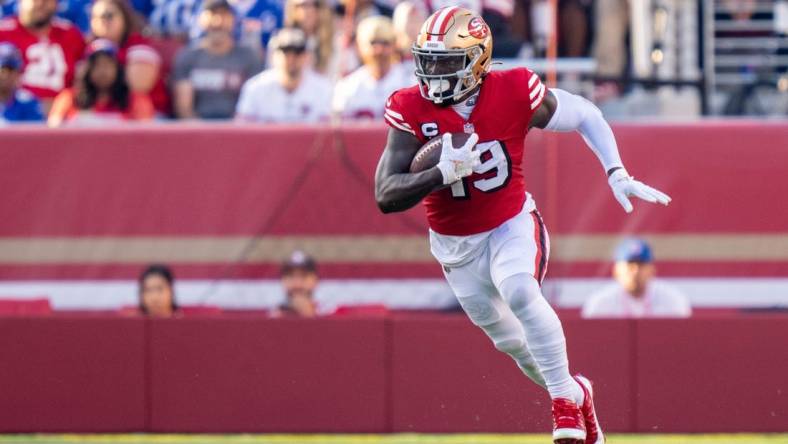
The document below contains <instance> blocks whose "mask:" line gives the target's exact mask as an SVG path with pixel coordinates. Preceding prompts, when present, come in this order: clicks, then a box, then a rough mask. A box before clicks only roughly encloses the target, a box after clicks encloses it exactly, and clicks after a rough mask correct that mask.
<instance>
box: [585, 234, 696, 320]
mask: <svg viewBox="0 0 788 444" xmlns="http://www.w3.org/2000/svg"><path fill="white" fill-rule="evenodd" d="M614 260H615V263H614V264H613V278H614V279H615V281H616V283H615V284H611V285H609V286H607V287H605V288H603V289H601V290H599V291H597V292H596V293H594V294H592V295H591V296H590V297H589V298H588V299H587V300H586V302H585V304H584V305H583V317H586V318H594V317H596V318H642V317H679V318H681V317H688V316H690V315H691V314H692V308H691V307H690V304H689V300H688V299H687V297H686V296H684V295H683V294H681V293H680V292H679V291H678V290H676V289H675V288H673V287H671V286H669V285H667V284H665V283H664V282H659V281H656V280H654V276H655V275H656V266H655V265H654V254H653V252H652V249H651V246H650V245H649V244H648V243H647V242H646V241H645V240H643V239H627V240H625V241H624V242H622V243H621V244H619V245H618V248H616V251H615V256H614Z"/></svg>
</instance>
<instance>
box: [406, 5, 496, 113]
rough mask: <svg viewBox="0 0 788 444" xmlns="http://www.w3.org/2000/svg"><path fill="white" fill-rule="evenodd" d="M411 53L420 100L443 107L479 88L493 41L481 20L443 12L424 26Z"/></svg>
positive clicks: (454, 11) (464, 12)
mask: <svg viewBox="0 0 788 444" xmlns="http://www.w3.org/2000/svg"><path fill="white" fill-rule="evenodd" d="M412 52H413V56H414V58H415V62H416V78H417V79H418V81H419V90H420V92H421V95H422V97H424V98H425V99H427V100H430V101H432V102H434V103H435V104H438V105H444V106H445V105H450V104H454V103H457V102H460V101H462V100H463V99H464V98H465V97H466V96H468V95H470V93H471V92H472V91H474V90H475V89H476V88H477V87H478V86H479V85H480V84H481V82H482V80H483V78H484V76H485V75H486V74H487V72H489V68H490V64H491V54H492V37H491V36H490V32H489V29H488V28H487V25H486V24H485V23H484V21H483V20H482V19H481V17H478V16H475V15H474V14H473V13H471V12H470V11H468V10H466V9H462V8H457V7H450V8H443V9H440V10H438V11H436V12H435V13H434V14H433V15H432V16H430V18H428V19H427V21H426V22H424V25H423V26H422V28H421V32H420V33H419V36H418V38H417V40H416V43H415V44H414V45H413V48H412Z"/></svg>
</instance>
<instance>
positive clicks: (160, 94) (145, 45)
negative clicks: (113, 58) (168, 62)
mask: <svg viewBox="0 0 788 444" xmlns="http://www.w3.org/2000/svg"><path fill="white" fill-rule="evenodd" d="M128 60H140V61H144V62H148V63H152V64H157V65H159V78H158V79H156V84H155V85H154V86H153V89H151V90H150V92H149V93H148V95H149V96H150V99H151V101H153V106H154V107H156V111H158V112H160V113H161V114H165V115H166V114H169V113H170V95H169V93H168V92H167V85H165V83H164V64H163V63H162V59H161V56H160V55H159V52H158V51H156V49H155V48H153V46H152V45H151V44H150V43H149V42H148V40H147V39H145V37H143V36H141V35H139V34H137V33H134V34H131V35H130V36H129V38H127V39H126V42H125V43H124V44H123V46H121V47H120V48H118V61H119V62H120V64H121V65H124V66H125V65H126V62H127V61H128Z"/></svg>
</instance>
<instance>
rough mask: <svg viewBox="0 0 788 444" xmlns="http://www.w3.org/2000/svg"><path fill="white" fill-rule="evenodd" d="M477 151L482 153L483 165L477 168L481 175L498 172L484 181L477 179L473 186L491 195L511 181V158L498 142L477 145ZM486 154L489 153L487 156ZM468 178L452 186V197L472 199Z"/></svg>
mask: <svg viewBox="0 0 788 444" xmlns="http://www.w3.org/2000/svg"><path fill="white" fill-rule="evenodd" d="M476 149H477V150H479V151H481V153H482V159H484V160H483V161H482V164H481V165H480V166H479V167H478V168H476V170H475V171H476V172H477V173H479V174H485V173H489V172H490V171H492V170H496V172H495V175H494V176H491V177H485V178H483V179H476V180H474V181H473V186H474V187H476V189H478V190H480V191H484V192H485V193H491V192H493V191H496V190H499V189H500V188H502V187H503V186H505V185H506V183H507V182H508V181H509V173H510V171H509V169H510V165H509V156H508V155H507V153H506V148H505V147H504V146H503V145H502V144H501V142H499V141H497V140H493V141H492V142H484V143H480V144H478V145H476ZM485 153H489V155H486V154H485ZM467 180H468V178H465V179H463V180H458V181H457V182H454V183H453V184H452V185H451V195H452V196H453V197H454V198H455V199H467V198H468V197H470V196H469V195H468V194H469V193H468V189H467V182H466V181H467Z"/></svg>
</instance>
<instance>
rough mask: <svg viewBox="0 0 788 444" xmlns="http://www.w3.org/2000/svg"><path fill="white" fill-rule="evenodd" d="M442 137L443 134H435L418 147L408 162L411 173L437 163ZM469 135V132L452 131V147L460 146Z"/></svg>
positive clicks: (426, 168)
mask: <svg viewBox="0 0 788 444" xmlns="http://www.w3.org/2000/svg"><path fill="white" fill-rule="evenodd" d="M442 137H443V135H440V136H435V137H433V138H432V139H430V140H429V141H427V143H425V144H424V145H423V146H422V147H421V148H419V150H418V151H417V152H416V155H415V156H413V160H412V161H411V162H410V172H411V173H419V172H422V171H424V170H428V169H430V168H432V167H434V166H435V165H437V164H438V162H439V161H440V159H441V145H443V142H442V141H441V138H442ZM469 137H471V135H470V134H465V133H452V134H451V144H452V146H453V147H454V148H460V147H461V146H463V145H465V142H467V141H468V138H469Z"/></svg>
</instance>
